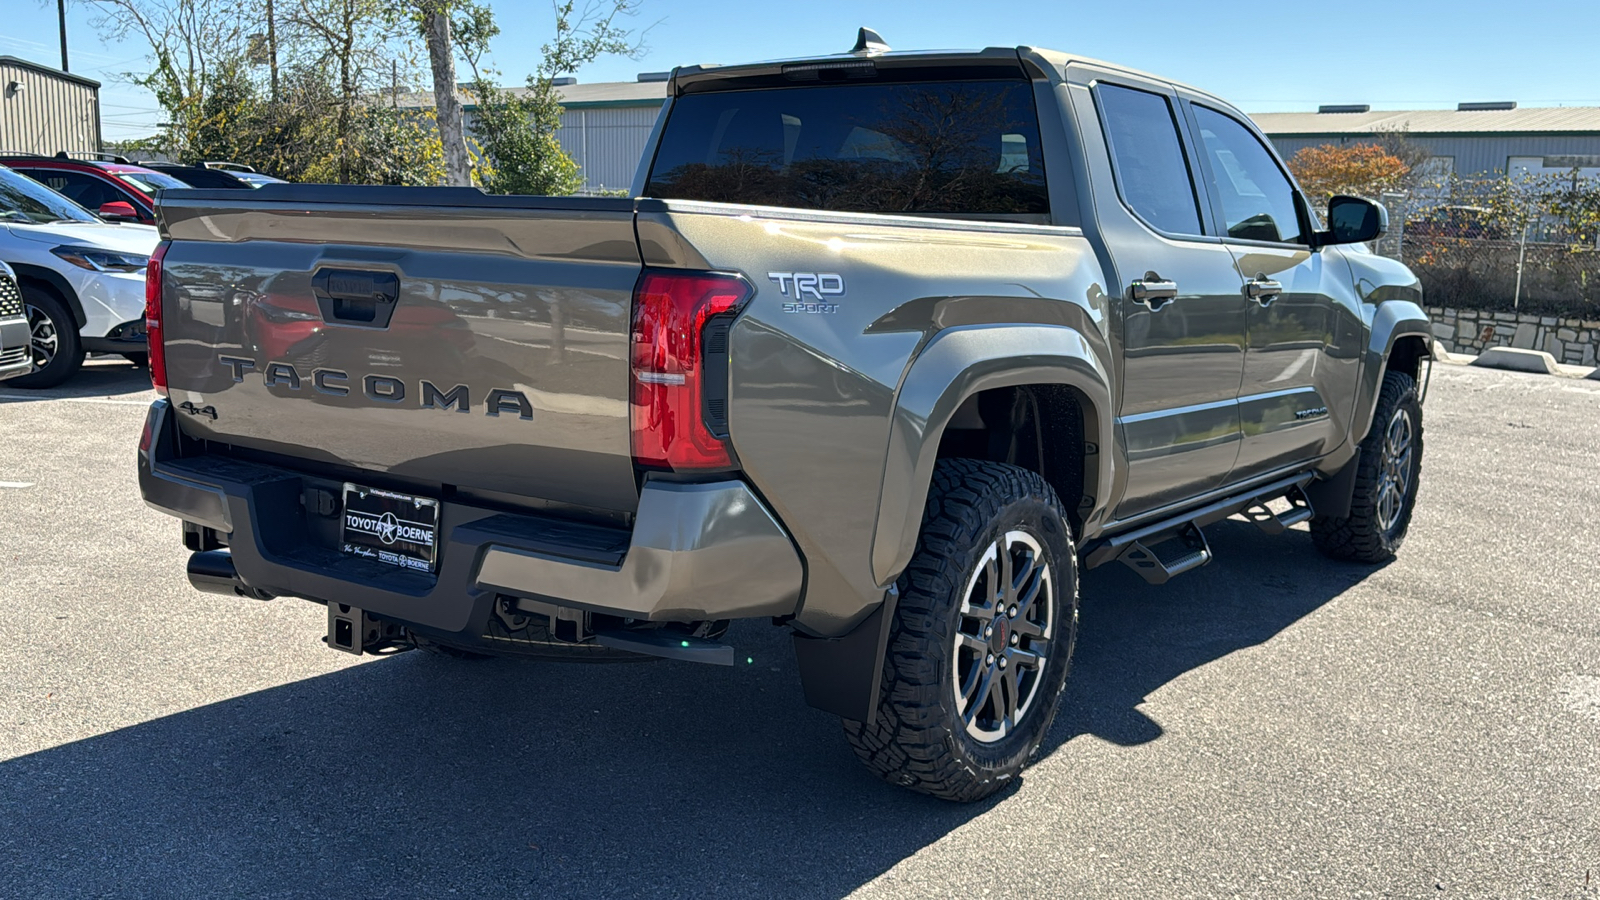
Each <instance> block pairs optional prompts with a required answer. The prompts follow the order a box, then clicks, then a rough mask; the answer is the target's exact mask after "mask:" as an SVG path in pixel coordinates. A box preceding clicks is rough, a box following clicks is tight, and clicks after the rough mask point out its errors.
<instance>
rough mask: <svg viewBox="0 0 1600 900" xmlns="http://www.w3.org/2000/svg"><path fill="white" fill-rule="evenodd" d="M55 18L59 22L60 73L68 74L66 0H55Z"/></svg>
mask: <svg viewBox="0 0 1600 900" xmlns="http://www.w3.org/2000/svg"><path fill="white" fill-rule="evenodd" d="M56 18H58V19H60V20H61V71H63V72H70V71H72V70H71V69H68V68H67V0H56Z"/></svg>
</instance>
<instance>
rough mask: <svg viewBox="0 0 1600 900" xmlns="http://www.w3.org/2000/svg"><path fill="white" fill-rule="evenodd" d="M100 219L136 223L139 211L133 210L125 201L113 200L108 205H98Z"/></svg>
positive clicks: (131, 205)
mask: <svg viewBox="0 0 1600 900" xmlns="http://www.w3.org/2000/svg"><path fill="white" fill-rule="evenodd" d="M100 218H102V219H128V220H130V221H138V219H139V211H138V210H136V209H134V208H133V204H132V203H128V202H127V201H125V200H113V201H111V202H110V203H102V204H100Z"/></svg>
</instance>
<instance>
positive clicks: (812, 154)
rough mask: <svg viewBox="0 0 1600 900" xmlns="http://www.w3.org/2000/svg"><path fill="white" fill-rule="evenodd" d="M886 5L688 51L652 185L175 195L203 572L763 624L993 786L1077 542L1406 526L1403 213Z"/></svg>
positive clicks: (1186, 557) (498, 648)
mask: <svg viewBox="0 0 1600 900" xmlns="http://www.w3.org/2000/svg"><path fill="white" fill-rule="evenodd" d="M875 37H876V36H875V35H871V34H870V33H868V32H866V31H865V30H863V33H862V35H861V39H860V40H859V42H858V45H857V49H856V51H855V52H852V53H850V54H846V55H842V56H835V57H824V58H817V59H801V60H786V61H783V62H773V63H759V64H751V65H737V66H725V67H710V66H706V67H699V66H694V67H688V68H680V69H678V70H676V71H675V72H674V73H673V76H672V79H671V81H670V82H669V83H668V85H667V101H666V106H665V108H664V109H663V110H662V112H661V115H660V119H659V124H658V125H657V127H656V129H655V132H654V135H653V137H652V144H651V146H650V147H649V148H647V150H646V151H645V153H644V156H643V167H642V169H641V171H640V173H639V177H638V178H637V179H636V181H635V187H634V194H635V196H634V197H633V198H618V199H611V198H585V197H504V196H494V197H489V196H485V195H484V194H483V193H481V192H479V191H474V190H471V189H467V188H392V187H350V186H340V185H312V186H297V187H296V188H295V189H293V190H288V189H281V188H274V187H270V186H269V187H267V188H263V189H262V190H260V191H256V192H253V193H249V194H246V193H244V192H240V191H173V192H171V193H167V194H164V195H163V196H162V197H161V199H160V201H159V202H160V204H161V207H162V210H163V212H164V214H163V216H162V222H163V226H162V227H163V228H164V229H166V231H165V234H164V237H165V238H166V242H165V243H163V244H162V246H161V247H160V249H159V250H158V251H157V252H156V255H155V257H154V258H153V261H152V263H151V266H150V269H149V282H150V285H151V290H150V295H151V303H150V314H149V321H150V328H151V335H152V344H151V375H152V379H153V382H154V384H155V386H156V388H157V390H158V391H160V392H161V393H163V394H165V395H166V397H165V398H164V399H161V400H159V401H157V402H156V403H155V404H153V405H152V407H151V410H150V413H149V417H148V419H147V421H146V427H145V429H144V432H143V436H142V438H141V443H140V446H139V481H140V487H141V489H142V491H143V495H144V498H145V500H146V502H147V503H149V505H151V506H152V507H155V508H156V509H159V510H163V511H165V512H167V513H168V514H170V515H172V516H175V517H177V518H179V519H181V520H182V521H183V540H184V543H185V546H186V547H187V548H188V549H189V550H191V551H192V555H191V556H190V558H189V563H188V570H189V577H190V579H191V581H192V583H194V584H195V586H196V587H198V588H200V589H202V590H209V591H215V592H217V593H222V594H226V595H228V596H245V597H252V598H259V599H271V598H272V597H273V596H276V595H290V596H297V597H304V598H307V599H310V600H313V601H315V602H319V603H323V604H325V605H326V607H327V619H326V622H327V631H326V633H325V637H326V642H327V645H328V646H329V647H331V648H335V649H340V650H345V651H348V652H351V653H361V652H364V651H367V650H383V649H387V648H391V647H395V646H400V645H402V643H403V642H404V643H410V644H414V645H415V646H418V647H421V648H423V649H429V650H434V651H438V652H441V653H444V654H446V655H458V656H459V655H527V656H551V655H566V656H568V657H570V658H581V659H604V658H608V657H610V658H617V657H629V658H637V657H638V656H639V655H641V654H643V655H653V656H664V657H670V658H676V659H682V660H689V661H697V662H706V663H714V664H722V665H734V664H735V663H736V662H737V663H741V664H742V663H744V662H746V661H747V657H746V656H745V655H744V654H743V653H736V651H735V649H734V647H733V646H732V645H731V644H730V643H728V642H727V641H726V640H724V637H725V635H726V634H727V633H728V632H727V629H728V627H729V623H730V621H731V620H733V619H748V620H755V621H764V622H771V623H773V624H774V625H776V626H779V627H783V628H785V629H788V630H789V631H790V633H791V634H792V637H793V646H794V649H795V655H796V658H797V661H798V669H799V674H800V678H801V681H802V685H803V688H804V691H805V696H806V699H807V701H808V702H809V703H811V704H812V705H814V706H817V707H819V708H821V709H825V710H827V711H829V712H832V713H834V714H836V715H838V716H839V717H840V718H841V719H843V720H844V732H845V736H846V739H847V740H848V742H849V744H850V745H851V747H852V748H853V749H854V751H855V753H856V754H857V755H858V756H859V758H860V759H861V760H862V761H863V762H864V763H865V764H866V765H867V766H868V767H869V768H870V769H871V770H872V771H873V772H874V773H876V774H877V775H879V776H880V777H882V778H884V779H885V780H887V781H889V782H890V783H893V784H897V785H903V786H905V787H909V788H911V789H914V790H918V791H922V792H925V793H928V794H932V795H935V796H939V797H944V798H948V799H953V800H961V801H971V800H976V799H980V798H982V797H986V796H989V795H991V794H993V793H994V792H996V791H998V790H1000V789H1001V788H1003V787H1005V786H1007V785H1008V784H1010V783H1012V780H1013V779H1014V778H1016V777H1017V776H1018V774H1019V773H1020V772H1021V771H1022V769H1023V767H1024V766H1025V765H1027V764H1028V762H1029V761H1030V760H1031V759H1032V758H1033V757H1034V756H1035V754H1036V753H1037V752H1038V751H1039V748H1040V744H1041V742H1042V741H1043V739H1044V737H1045V735H1046V733H1047V732H1048V730H1049V728H1050V724H1051V720H1052V719H1053V718H1054V717H1055V714H1056V710H1057V707H1058V706H1059V704H1060V701H1061V697H1062V695H1063V691H1064V688H1065V686H1066V681H1067V674H1068V663H1069V660H1070V657H1071V654H1072V649H1073V643H1074V640H1075V637H1076V634H1077V629H1078V590H1079V584H1080V578H1079V576H1080V572H1081V571H1082V570H1083V569H1086V568H1090V567H1094V566H1097V565H1102V564H1106V563H1111V562H1120V563H1123V564H1125V565H1127V566H1128V567H1129V568H1130V569H1132V571H1133V572H1135V573H1137V574H1138V575H1140V576H1142V577H1143V578H1145V579H1147V580H1148V581H1151V582H1153V583H1162V582H1165V581H1166V580H1168V579H1170V578H1173V577H1176V576H1179V575H1181V574H1182V573H1184V572H1188V571H1190V570H1193V569H1196V568H1198V567H1199V566H1202V565H1204V564H1205V563H1207V562H1209V561H1210V559H1211V553H1212V550H1211V548H1210V546H1209V544H1208V543H1207V540H1206V536H1205V533H1204V532H1203V530H1202V529H1203V528H1204V527H1205V526H1207V525H1210V524H1211V523H1214V522H1217V521H1219V520H1221V519H1223V518H1226V517H1228V516H1231V515H1235V514H1242V515H1244V516H1245V517H1246V518H1247V519H1249V520H1250V521H1252V522H1254V523H1255V524H1256V525H1257V526H1259V527H1260V529H1261V530H1262V531H1263V532H1265V533H1267V534H1283V533H1285V532H1286V531H1287V530H1288V529H1289V528H1291V527H1292V526H1295V525H1298V524H1300V523H1307V524H1308V525H1309V528H1310V537H1309V540H1310V541H1311V543H1313V544H1314V545H1315V546H1316V547H1317V548H1318V549H1319V550H1321V551H1322V552H1323V553H1325V554H1327V555H1329V556H1331V557H1334V558H1338V559H1344V560H1356V561H1362V562H1367V563H1377V562H1383V561H1387V560H1389V559H1391V558H1393V556H1394V554H1395V553H1396V552H1397V551H1398V550H1399V548H1400V546H1401V543H1402V541H1403V540H1404V538H1405V535H1406V531H1407V528H1408V526H1409V523H1410V520H1411V515H1412V508H1413V505H1414V503H1415V501H1416V497H1417V484H1418V475H1419V472H1420V466H1421V461H1422V405H1421V402H1422V401H1421V389H1420V385H1421V384H1422V382H1423V374H1424V371H1423V366H1424V364H1425V361H1426V360H1427V359H1429V356H1430V349H1429V347H1430V345H1429V341H1430V340H1431V330H1430V325H1429V322H1428V318H1427V315H1426V314H1425V313H1424V311H1423V309H1422V307H1421V306H1420V305H1419V304H1420V301H1421V299H1422V295H1421V290H1420V288H1419V285H1418V280H1417V278H1416V277H1415V276H1414V275H1413V274H1412V273H1411V272H1410V271H1409V270H1408V269H1407V268H1406V267H1405V266H1403V265H1401V264H1400V263H1398V262H1396V261H1394V260H1390V259H1385V258H1382V257H1378V256H1375V255H1373V254H1371V253H1369V252H1367V251H1366V250H1365V249H1364V248H1361V247H1359V246H1358V245H1359V244H1361V243H1362V242H1366V241H1371V240H1373V239H1375V238H1377V237H1378V236H1379V235H1381V234H1382V233H1383V232H1384V230H1385V228H1386V227H1387V217H1386V213H1385V211H1384V210H1383V208H1382V207H1381V206H1379V205H1378V204H1376V203H1372V202H1371V201H1367V200H1362V199H1359V198H1355V197H1335V198H1333V200H1332V201H1331V203H1330V204H1329V207H1330V209H1329V216H1328V221H1329V224H1328V225H1327V227H1323V226H1322V225H1320V224H1319V223H1318V222H1316V220H1315V219H1314V218H1313V217H1312V216H1311V215H1310V213H1309V205H1308V204H1307V202H1306V198H1305V196H1304V194H1303V192H1302V191H1301V190H1300V189H1299V187H1298V186H1297V185H1296V183H1295V181H1294V179H1293V177H1292V176H1291V175H1290V174H1289V171H1288V169H1287V168H1286V167H1285V165H1284V163H1283V161H1282V160H1281V159H1280V158H1279V156H1278V155H1277V153H1276V152H1275V151H1274V150H1273V148H1272V144H1271V142H1269V141H1268V140H1267V139H1266V137H1265V136H1263V135H1262V133H1261V132H1260V130H1259V129H1257V128H1256V127H1255V125H1253V124H1252V123H1251V121H1250V119H1249V117H1247V116H1246V115H1244V114H1243V113H1242V112H1240V111H1239V110H1238V109H1236V108H1235V107H1233V106H1231V105H1229V104H1228V103H1226V102H1225V101H1223V100H1221V99H1219V98H1217V97H1215V96H1212V95H1209V94H1206V93H1203V92H1201V91H1198V90H1195V89H1192V88H1189V87H1186V86H1183V85H1180V84H1176V83H1174V82H1172V81H1170V80H1168V79H1165V78H1161V77H1158V76H1155V75H1148V74H1143V73H1139V72H1134V71H1131V70H1128V69H1124V68H1121V67H1118V66H1114V65H1109V64H1106V63H1100V62H1096V61H1093V60H1089V59H1085V58H1083V57H1079V56H1072V55H1068V54H1063V53H1056V52H1052V51H1047V50H1040V49H1036V48H1032V47H1017V48H994V49H989V50H983V51H974V52H937V53H899V54H889V53H882V52H880V51H881V50H886V49H887V48H886V47H883V46H882V43H881V41H878V40H874V38H875ZM446 211H448V212H446ZM285 222H293V223H294V227H293V228H275V227H273V225H274V224H276V223H285ZM219 287H225V288H226V289H225V290H222V289H219ZM467 288H471V289H473V290H471V291H468V290H466V289H467ZM447 291H448V293H449V298H450V300H449V302H450V303H451V304H452V306H451V308H452V309H454V310H456V311H457V318H456V319H450V318H449V317H446V316H443V315H438V314H435V315H433V316H431V317H419V318H418V319H416V320H413V323H414V325H415V327H413V328H409V329H404V330H402V329H398V328H397V327H396V323H399V322H400V321H401V320H402V317H403V316H404V315H405V314H406V313H405V311H407V310H413V309H414V310H418V311H427V310H430V309H437V308H438V305H439V304H440V303H441V301H442V298H444V297H445V296H446V293H447ZM269 293H270V294H274V295H277V296H274V297H273V298H272V301H271V305H272V307H273V314H272V315H266V314H260V315H258V316H257V317H256V321H255V322H254V324H253V327H254V328H255V329H258V330H259V331H267V332H270V331H271V330H272V329H275V328H281V329H283V331H284V334H285V335H286V336H287V337H288V338H289V339H288V340H276V341H272V340H268V339H267V338H266V337H263V336H261V335H259V334H258V335H257V336H256V337H255V338H254V339H253V340H251V339H248V334H249V329H248V328H246V327H244V325H245V323H246V322H248V321H249V317H250V316H251V315H252V312H251V311H250V309H249V307H248V305H247V304H240V303H236V302H235V301H234V300H233V298H235V297H238V296H241V295H242V296H246V297H251V296H258V295H266V294H269ZM473 293H478V294H481V295H482V296H484V297H485V298H488V297H494V298H495V305H496V307H497V308H498V309H505V308H506V307H508V306H513V305H514V306H522V307H527V308H530V309H539V308H544V309H545V310H547V311H548V312H547V313H546V314H542V315H537V316H529V317H501V316H498V315H497V316H495V317H492V318H491V317H489V316H487V315H481V316H480V315H469V314H466V313H464V312H460V307H459V306H457V305H456V304H457V302H458V299H461V300H464V302H466V303H471V302H472V301H471V300H470V299H466V298H469V297H470V296H471V295H472V294H473ZM288 294H298V295H299V302H298V303H294V304H291V303H290V302H289V301H288V299H287V297H286V296H285V295H288ZM580 294H581V295H583V296H584V297H585V298H587V299H586V301H585V303H586V305H587V306H588V307H590V308H591V309H596V312H593V313H590V314H586V315H585V317H584V318H585V322H584V324H583V325H582V326H581V327H580V326H579V325H577V324H568V322H567V321H566V319H565V317H564V316H563V317H561V318H558V317H556V316H554V315H551V314H549V313H553V312H555V311H556V310H559V309H561V308H562V307H561V305H560V304H562V303H563V302H564V301H563V298H565V297H568V296H572V295H580ZM599 307H603V308H604V309H605V310H606V311H608V312H609V313H610V314H609V315H602V314H599V312H598V309H597V308H599ZM307 322H310V323H313V324H314V326H315V327H317V329H318V330H317V333H316V339H315V340H307V339H305V338H304V337H303V335H304V333H305V328H306V325H305V323H307ZM445 327H450V328H457V329H463V328H464V329H466V330H467V331H468V334H467V336H468V337H470V338H471V339H472V340H471V342H470V344H467V343H465V342H463V346H465V347H466V352H450V345H449V343H448V342H447V341H445V340H444V334H443V332H442V330H441V331H440V332H439V338H440V339H439V340H437V341H434V342H428V341H425V340H424V341H420V342H419V341H418V336H419V335H418V332H419V330H420V331H426V330H427V329H429V328H434V329H443V328H445ZM418 343H421V344H422V345H423V347H424V349H423V350H422V351H421V352H420V353H419V352H418V351H417V349H416V345H417V344H418ZM263 348H265V349H263ZM429 348H432V349H429ZM269 353H270V355H269ZM1269 504H1271V505H1269ZM1255 587H1256V586H1255V585H1240V586H1237V589H1238V590H1246V591H1248V590H1252V589H1255ZM595 677H600V676H595ZM477 702H480V703H482V704H486V705H488V706H492V705H493V704H494V703H495V699H494V698H493V697H491V696H486V695H485V696H480V697H479V698H478V700H477ZM544 702H548V703H567V704H571V705H572V706H573V708H575V709H578V708H581V709H588V708H590V706H592V704H590V705H586V706H581V707H580V706H578V704H583V703H589V701H587V700H585V699H584V698H581V697H567V698H547V699H546V700H545V701H544ZM706 702H710V703H715V700H714V699H711V700H707V701H706ZM602 714H615V711H609V712H608V713H602Z"/></svg>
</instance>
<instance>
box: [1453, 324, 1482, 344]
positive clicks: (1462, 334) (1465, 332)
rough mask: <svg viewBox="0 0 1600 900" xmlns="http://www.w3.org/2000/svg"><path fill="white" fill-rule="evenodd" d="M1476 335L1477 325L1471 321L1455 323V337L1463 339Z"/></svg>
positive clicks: (1469, 338)
mask: <svg viewBox="0 0 1600 900" xmlns="http://www.w3.org/2000/svg"><path fill="white" fill-rule="evenodd" d="M1477 336H1478V326H1477V325H1475V324H1473V323H1472V322H1458V323H1456V338H1457V339H1459V340H1463V341H1469V340H1473V339H1474V338H1476V337H1477Z"/></svg>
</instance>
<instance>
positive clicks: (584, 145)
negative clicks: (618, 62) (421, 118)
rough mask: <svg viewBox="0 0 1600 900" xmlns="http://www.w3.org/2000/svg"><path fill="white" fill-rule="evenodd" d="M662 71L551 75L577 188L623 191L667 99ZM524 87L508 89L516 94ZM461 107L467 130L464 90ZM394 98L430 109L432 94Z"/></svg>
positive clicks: (563, 140) (470, 109)
mask: <svg viewBox="0 0 1600 900" xmlns="http://www.w3.org/2000/svg"><path fill="white" fill-rule="evenodd" d="M669 74H670V73H667V72H646V73H643V74H641V75H640V76H639V79H638V80H637V81H616V82H602V83H597V84H579V83H578V82H577V79H575V78H557V79H556V80H555V82H554V84H555V88H556V91H557V93H559V94H560V95H561V107H562V115H561V128H560V129H559V130H557V131H556V139H557V140H559V141H560V142H561V149H563V150H565V151H566V152H567V155H568V156H570V157H572V159H573V160H574V161H575V162H577V164H578V167H579V169H580V170H581V171H582V173H583V187H582V188H580V189H579V192H580V193H585V194H592V193H596V192H598V191H615V190H627V189H628V188H629V187H631V186H632V185H633V173H634V170H635V169H637V168H638V167H639V158H640V157H641V156H643V155H644V148H645V144H647V143H649V141H650V131H651V129H652V128H653V127H654V126H655V122H656V116H657V115H658V114H659V113H660V112H661V105H662V104H663V103H665V102H666V101H667V77H668V75H669ZM526 91H527V89H526V88H511V89H509V91H508V93H511V94H522V93H525V92H526ZM458 98H459V99H460V100H461V102H462V107H463V109H464V110H465V112H466V120H467V122H466V124H467V131H468V132H469V133H470V132H471V130H472V115H473V111H474V110H475V109H476V108H477V107H476V106H475V105H474V104H473V103H472V102H471V101H470V98H468V97H467V96H466V95H465V94H458ZM399 103H400V105H401V106H402V107H404V108H406V109H432V108H433V105H434V103H433V93H432V92H431V91H422V92H418V93H413V94H405V95H402V96H401V97H400V98H399Z"/></svg>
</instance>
